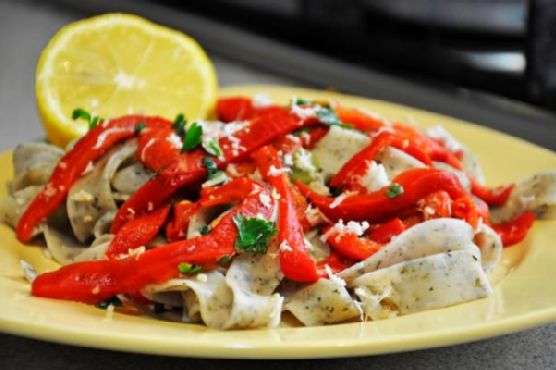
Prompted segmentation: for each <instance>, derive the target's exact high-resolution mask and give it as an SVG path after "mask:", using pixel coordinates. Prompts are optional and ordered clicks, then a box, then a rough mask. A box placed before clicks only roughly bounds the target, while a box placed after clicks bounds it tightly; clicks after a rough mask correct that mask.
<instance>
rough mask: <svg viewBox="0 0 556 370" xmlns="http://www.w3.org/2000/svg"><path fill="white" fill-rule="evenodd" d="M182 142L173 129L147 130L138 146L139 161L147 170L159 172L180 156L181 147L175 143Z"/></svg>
mask: <svg viewBox="0 0 556 370" xmlns="http://www.w3.org/2000/svg"><path fill="white" fill-rule="evenodd" d="M174 139H177V142H178V144H179V142H181V141H180V140H179V137H177V136H176V135H175V133H174V129H172V127H170V126H168V127H163V128H160V129H152V128H145V129H144V130H143V131H142V132H141V135H140V136H139V142H138V144H137V154H136V156H137V160H139V161H140V162H142V163H143V164H144V165H145V166H147V168H150V169H151V170H153V171H155V172H157V171H160V170H161V169H162V168H164V167H166V166H168V165H169V164H170V163H172V162H173V161H174V160H175V159H176V157H178V156H179V155H180V152H181V147H179V145H176V143H174V141H173V140H174Z"/></svg>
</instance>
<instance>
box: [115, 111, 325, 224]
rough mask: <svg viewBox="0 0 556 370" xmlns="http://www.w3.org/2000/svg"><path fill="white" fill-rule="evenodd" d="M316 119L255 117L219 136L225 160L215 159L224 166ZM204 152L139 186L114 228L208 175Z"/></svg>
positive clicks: (177, 162)
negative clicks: (240, 127) (204, 163)
mask: <svg viewBox="0 0 556 370" xmlns="http://www.w3.org/2000/svg"><path fill="white" fill-rule="evenodd" d="M315 123H316V121H304V120H303V119H301V118H299V117H298V116H296V115H295V114H292V113H289V112H286V111H282V110H280V111H277V112H274V113H270V114H266V115H264V116H260V117H256V118H254V119H253V120H252V123H251V124H250V125H249V126H248V127H245V128H243V129H241V130H239V131H237V132H235V133H234V134H233V137H234V138H233V139H231V138H230V137H222V138H220V141H219V142H220V148H221V149H222V151H223V154H224V160H222V161H219V160H217V161H216V162H217V163H218V164H219V166H221V167H223V166H224V165H225V164H226V163H229V162H236V161H239V160H242V159H244V158H246V156H249V155H250V154H251V153H252V152H253V151H254V150H255V149H257V148H259V147H261V146H263V145H266V144H268V143H270V142H272V140H274V139H276V138H278V137H281V136H283V135H286V134H288V133H290V132H292V131H294V130H296V129H298V128H300V127H302V126H303V125H309V124H315ZM205 155H206V154H205V153H204V151H202V150H195V151H192V152H186V153H183V154H181V155H180V156H179V157H177V158H176V160H175V161H174V162H172V163H171V164H170V165H169V166H168V167H166V168H164V169H163V170H162V171H160V172H159V173H158V175H157V176H156V177H155V178H154V179H152V180H151V181H149V182H147V183H146V184H145V185H143V186H142V187H141V188H139V189H138V190H137V191H136V192H135V193H134V194H133V195H132V196H131V197H130V198H129V199H128V200H127V201H126V202H125V203H124V204H123V205H122V207H121V208H120V209H119V210H118V213H117V214H116V217H115V218H114V222H113V223H112V227H111V232H112V233H116V232H117V231H118V230H119V228H120V227H121V226H122V225H123V224H124V223H125V222H127V221H129V220H132V219H133V218H134V217H135V216H138V215H140V214H142V213H144V212H145V211H147V209H148V204H149V203H152V204H154V206H155V207H158V206H160V205H161V204H163V203H164V202H165V201H167V200H168V199H169V198H170V197H171V196H172V194H174V192H175V191H176V190H177V189H179V188H181V187H183V186H186V185H190V184H192V183H195V182H197V181H200V180H202V179H203V178H204V177H205V175H206V169H205V167H204V166H203V164H202V159H203V157H204V156H205Z"/></svg>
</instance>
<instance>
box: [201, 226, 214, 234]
mask: <svg viewBox="0 0 556 370" xmlns="http://www.w3.org/2000/svg"><path fill="white" fill-rule="evenodd" d="M211 230H212V228H211V227H210V225H203V226H202V227H201V229H200V230H199V233H200V234H201V235H207V234H208V233H210V231H211Z"/></svg>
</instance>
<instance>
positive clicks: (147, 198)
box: [110, 150, 207, 234]
mask: <svg viewBox="0 0 556 370" xmlns="http://www.w3.org/2000/svg"><path fill="white" fill-rule="evenodd" d="M203 157H205V153H204V152H203V151H202V150H195V151H192V152H187V153H183V154H181V155H180V156H179V157H177V158H176V160H175V161H174V162H172V164H171V165H169V166H168V167H166V168H164V169H163V170H162V171H160V172H159V173H158V175H157V176H155V177H154V178H153V179H151V180H150V181H148V182H147V183H146V184H145V185H143V186H142V187H140V188H139V189H138V190H137V191H136V192H135V193H133V195H132V196H131V197H130V198H129V199H128V200H126V201H125V202H124V204H123V205H122V206H121V207H120V209H119V210H118V213H116V216H115V217H114V222H112V226H111V228H110V231H111V232H112V233H113V234H116V233H117V232H118V230H119V229H120V227H122V225H123V224H125V223H126V222H128V221H131V220H133V219H134V218H135V217H136V216H139V215H141V214H143V213H145V212H147V211H148V209H149V205H151V207H155V208H157V207H159V206H160V205H161V204H163V203H164V202H166V201H167V200H168V199H169V198H170V197H171V196H172V194H174V192H175V191H176V190H177V189H179V188H180V187H182V186H185V185H189V184H192V183H195V182H197V181H200V180H202V179H203V178H204V177H205V176H206V172H207V170H206V168H205V166H204V165H203V163H202V160H203Z"/></svg>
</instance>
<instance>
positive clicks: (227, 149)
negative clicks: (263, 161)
mask: <svg viewBox="0 0 556 370" xmlns="http://www.w3.org/2000/svg"><path fill="white" fill-rule="evenodd" d="M316 123H317V121H316V120H309V119H307V120H304V119H302V118H300V117H298V116H297V115H295V114H293V113H291V112H287V111H285V110H279V111H276V112H273V113H269V114H265V115H262V116H257V117H254V118H253V119H252V120H251V124H250V125H248V126H247V127H245V128H242V129H241V130H238V131H236V132H234V133H233V134H232V135H231V136H232V137H228V136H225V137H221V138H220V140H219V144H220V148H221V149H222V152H223V155H224V158H225V162H235V161H239V160H242V159H245V158H248V157H249V156H250V155H251V153H253V151H255V150H256V149H258V148H260V147H262V146H263V145H267V144H269V143H271V142H272V141H273V140H275V139H277V138H280V137H282V136H284V135H287V134H289V133H290V132H292V131H295V130H297V129H298V128H301V127H303V126H305V125H311V124H316Z"/></svg>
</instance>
